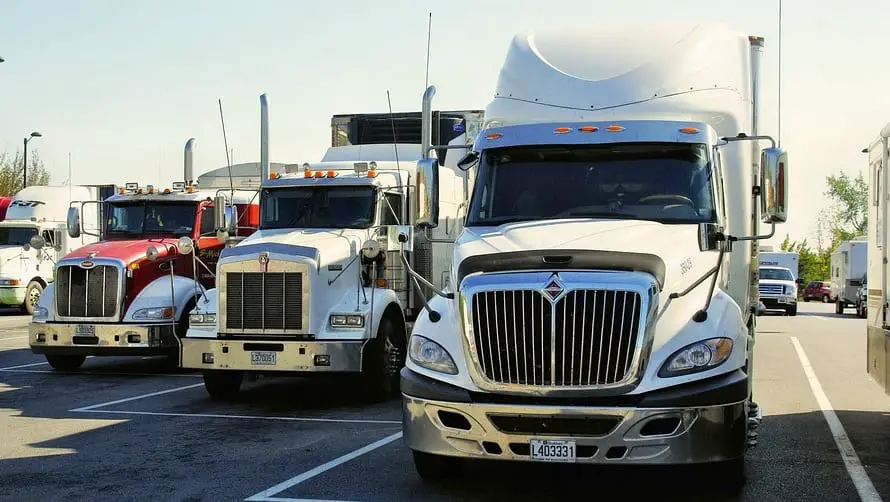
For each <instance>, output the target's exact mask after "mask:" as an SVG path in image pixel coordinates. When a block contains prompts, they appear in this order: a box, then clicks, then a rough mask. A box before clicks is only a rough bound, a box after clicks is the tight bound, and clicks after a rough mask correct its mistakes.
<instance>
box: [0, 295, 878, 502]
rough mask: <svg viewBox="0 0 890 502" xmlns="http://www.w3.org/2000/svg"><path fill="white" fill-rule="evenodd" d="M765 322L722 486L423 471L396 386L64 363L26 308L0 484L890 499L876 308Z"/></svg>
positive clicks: (205, 494) (32, 494) (673, 472)
mask: <svg viewBox="0 0 890 502" xmlns="http://www.w3.org/2000/svg"><path fill="white" fill-rule="evenodd" d="M758 323H759V329H758V336H757V343H756V347H755V350H756V351H757V367H756V368H755V378H756V379H755V394H756V398H757V400H758V402H759V403H760V404H761V406H762V407H763V411H764V419H763V424H762V426H761V431H760V442H759V445H758V446H757V447H756V448H753V449H752V450H751V451H750V452H749V454H748V482H747V484H746V486H745V489H744V491H743V493H742V494H741V496H740V497H737V498H725V497H722V496H720V495H717V494H716V493H714V492H713V491H711V488H709V487H708V485H707V483H702V479H701V478H702V475H703V474H702V473H701V472H700V471H697V470H695V469H685V468H684V469H647V470H631V469H621V470H616V469H604V468H589V467H584V468H582V467H577V466H568V467H566V466H550V465H537V464H514V463H508V464H501V463H484V464H478V465H475V464H474V468H473V469H472V471H471V472H469V473H467V475H466V476H465V477H462V478H460V479H457V480H455V482H454V483H451V484H448V485H445V486H429V485H425V484H423V483H422V482H421V481H420V479H419V478H418V477H417V475H416V474H415V472H414V467H413V464H412V461H411V455H410V452H409V451H408V450H407V449H406V448H405V447H404V445H403V444H402V441H401V427H400V408H399V402H398V401H397V400H393V401H391V402H388V403H382V404H378V405H374V406H367V405H364V404H363V403H362V401H361V399H360V398H359V396H357V395H356V394H355V393H354V392H353V391H352V390H351V389H354V388H355V387H354V386H352V385H350V384H349V383H348V382H347V381H343V380H336V379H333V380H302V379H294V378H277V379H260V380H258V381H256V382H250V383H247V384H246V385H245V387H244V389H243V391H242V395H241V397H240V399H238V400H237V401H236V402H232V403H218V402H213V401H210V400H209V398H208V396H207V394H206V392H205V391H204V388H203V384H202V380H201V378H200V376H199V375H197V374H195V373H188V372H184V371H181V370H171V369H170V367H169V366H167V365H166V361H165V359H164V358H139V357H137V358H90V359H88V360H87V362H86V363H85V364H84V366H83V367H82V368H81V369H80V370H79V371H76V372H71V373H62V372H58V371H54V370H52V369H51V368H50V367H49V365H47V364H46V362H45V359H43V357H42V356H38V355H34V354H31V352H30V350H28V349H27V331H26V326H27V318H25V317H23V316H15V315H7V316H0V500H4V501H5V500H9V501H16V502H18V501H28V500H39V501H45V500H96V501H104V500H108V501H125V500H176V501H198V500H208V501H223V500H254V501H269V502H271V501H279V502H280V501H301V500H302V501H310V500H316V501H320V500H327V501H369V502H370V501H402V500H405V501H413V500H420V501H457V500H461V501H463V500H479V501H494V500H510V501H525V500H563V499H568V498H578V495H579V494H581V495H583V497H582V498H584V499H591V498H592V497H596V498H600V496H601V495H602V496H608V495H611V494H616V495H619V496H620V498H621V499H622V500H638V499H651V498H655V497H657V498H658V499H659V500H684V501H691V500H708V501H714V500H745V501H772V500H775V501H789V500H795V501H798V500H818V501H856V500H865V501H868V502H877V501H880V500H882V499H883V498H886V499H888V500H890V396H887V395H885V394H884V393H883V392H882V390H881V389H880V388H879V387H878V386H877V384H875V383H874V382H873V381H872V380H871V379H870V378H869V377H868V375H867V373H866V366H865V363H866V357H865V348H866V345H865V341H866V334H865V333H866V328H865V321H864V320H861V319H857V318H856V317H855V316H853V312H852V310H849V314H847V315H844V316H838V315H836V314H834V312H833V306H832V305H821V304H812V303H801V304H800V309H799V314H798V315H797V316H795V317H786V316H770V315H767V316H764V317H760V318H759V319H758ZM842 451H843V452H844V454H843V455H842V453H841V452H842Z"/></svg>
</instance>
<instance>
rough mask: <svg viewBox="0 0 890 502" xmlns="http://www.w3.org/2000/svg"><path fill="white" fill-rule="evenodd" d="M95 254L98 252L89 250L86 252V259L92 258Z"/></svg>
mask: <svg viewBox="0 0 890 502" xmlns="http://www.w3.org/2000/svg"><path fill="white" fill-rule="evenodd" d="M97 254H99V253H97V252H95V251H90V252H89V253H87V259H90V260H92V259H93V258H95V257H96V255H97Z"/></svg>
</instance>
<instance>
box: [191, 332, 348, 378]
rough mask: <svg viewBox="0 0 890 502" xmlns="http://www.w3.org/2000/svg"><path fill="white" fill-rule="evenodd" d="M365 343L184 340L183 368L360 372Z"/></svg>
mask: <svg viewBox="0 0 890 502" xmlns="http://www.w3.org/2000/svg"><path fill="white" fill-rule="evenodd" d="M363 343H364V342H362V341H349V342H345V341H332V342H297V341H268V340H264V341H260V340H215V339H206V338H204V339H202V338H183V339H182V367H183V368H194V369H226V370H243V371H289V372H338V371H341V372H347V371H348V372H357V371H361V368H362V345H363Z"/></svg>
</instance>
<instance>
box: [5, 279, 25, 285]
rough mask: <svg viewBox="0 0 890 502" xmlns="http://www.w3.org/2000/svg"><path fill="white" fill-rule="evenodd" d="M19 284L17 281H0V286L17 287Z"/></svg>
mask: <svg viewBox="0 0 890 502" xmlns="http://www.w3.org/2000/svg"><path fill="white" fill-rule="evenodd" d="M20 284H21V282H20V281H19V280H18V279H0V286H18V285H20Z"/></svg>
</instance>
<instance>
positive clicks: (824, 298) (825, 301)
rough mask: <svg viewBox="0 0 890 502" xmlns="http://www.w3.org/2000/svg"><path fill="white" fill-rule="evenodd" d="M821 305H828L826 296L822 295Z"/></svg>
mask: <svg viewBox="0 0 890 502" xmlns="http://www.w3.org/2000/svg"><path fill="white" fill-rule="evenodd" d="M822 303H828V295H822Z"/></svg>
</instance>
